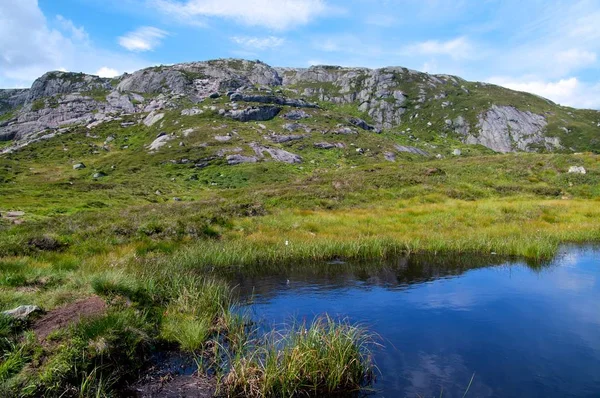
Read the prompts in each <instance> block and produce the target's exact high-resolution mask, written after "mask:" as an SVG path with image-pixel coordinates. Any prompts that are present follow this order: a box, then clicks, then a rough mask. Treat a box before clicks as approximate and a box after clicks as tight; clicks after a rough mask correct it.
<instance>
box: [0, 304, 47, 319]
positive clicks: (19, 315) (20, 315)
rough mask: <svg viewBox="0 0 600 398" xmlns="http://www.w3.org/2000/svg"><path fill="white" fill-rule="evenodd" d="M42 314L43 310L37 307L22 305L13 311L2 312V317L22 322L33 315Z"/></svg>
mask: <svg viewBox="0 0 600 398" xmlns="http://www.w3.org/2000/svg"><path fill="white" fill-rule="evenodd" d="M38 312H42V309H41V308H40V307H38V306H37V305H20V306H18V307H17V308H13V309H12V310H8V311H2V315H4V316H7V317H10V318H13V319H18V320H21V321H25V320H27V319H28V318H29V317H30V316H31V315H32V314H35V313H38Z"/></svg>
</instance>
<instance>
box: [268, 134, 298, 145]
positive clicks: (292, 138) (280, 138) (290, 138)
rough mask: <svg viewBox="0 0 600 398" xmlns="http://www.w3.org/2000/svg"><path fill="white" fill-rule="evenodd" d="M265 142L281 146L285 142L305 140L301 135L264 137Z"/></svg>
mask: <svg viewBox="0 0 600 398" xmlns="http://www.w3.org/2000/svg"><path fill="white" fill-rule="evenodd" d="M264 138H265V139H266V140H269V141H272V142H274V143H276V144H283V143H285V142H290V141H297V140H302V139H304V138H305V136H303V135H275V134H273V135H268V136H265V137H264Z"/></svg>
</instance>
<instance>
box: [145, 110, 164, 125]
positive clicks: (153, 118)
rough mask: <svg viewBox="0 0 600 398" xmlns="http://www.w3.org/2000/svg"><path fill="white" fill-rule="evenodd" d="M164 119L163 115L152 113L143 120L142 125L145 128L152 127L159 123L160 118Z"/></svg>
mask: <svg viewBox="0 0 600 398" xmlns="http://www.w3.org/2000/svg"><path fill="white" fill-rule="evenodd" d="M164 117H165V114H164V113H155V112H154V111H152V112H150V113H149V114H148V116H146V118H145V119H144V121H143V123H144V126H146V127H152V126H153V125H155V124H156V123H158V122H160V121H161V120H162V118H164Z"/></svg>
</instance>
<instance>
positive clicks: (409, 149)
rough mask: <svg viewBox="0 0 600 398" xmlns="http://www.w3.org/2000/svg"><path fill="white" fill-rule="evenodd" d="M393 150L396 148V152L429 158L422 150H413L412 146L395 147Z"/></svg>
mask: <svg viewBox="0 0 600 398" xmlns="http://www.w3.org/2000/svg"><path fill="white" fill-rule="evenodd" d="M394 148H396V150H397V151H398V152H406V153H413V154H415V155H421V156H429V154H428V153H427V152H425V151H424V150H422V149H419V148H415V147H413V146H404V145H395V146H394ZM394 159H395V158H394Z"/></svg>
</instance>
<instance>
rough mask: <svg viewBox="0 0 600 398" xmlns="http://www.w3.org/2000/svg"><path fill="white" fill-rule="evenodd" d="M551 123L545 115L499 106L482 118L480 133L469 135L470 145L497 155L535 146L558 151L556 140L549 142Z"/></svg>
mask: <svg viewBox="0 0 600 398" xmlns="http://www.w3.org/2000/svg"><path fill="white" fill-rule="evenodd" d="M547 124H548V122H547V121H546V118H545V117H544V116H543V115H538V114H535V113H531V112H523V111H520V110H518V109H516V108H514V107H512V106H496V105H492V107H491V108H490V109H489V110H488V111H487V112H484V113H482V114H480V115H479V123H478V125H477V127H478V128H479V133H478V134H477V135H473V134H469V135H467V137H466V139H465V142H466V143H467V144H480V145H483V146H486V147H488V148H490V149H493V150H494V151H496V152H501V153H506V152H515V151H518V150H520V151H531V150H532V146H543V147H545V148H547V149H554V148H556V144H557V141H556V140H551V141H550V142H549V141H547V140H546V137H545V136H544V129H545V127H546V126H547ZM558 145H560V143H558Z"/></svg>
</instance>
